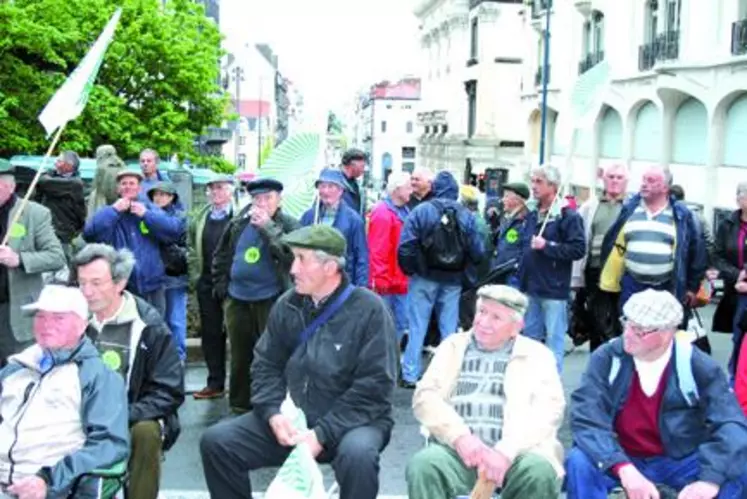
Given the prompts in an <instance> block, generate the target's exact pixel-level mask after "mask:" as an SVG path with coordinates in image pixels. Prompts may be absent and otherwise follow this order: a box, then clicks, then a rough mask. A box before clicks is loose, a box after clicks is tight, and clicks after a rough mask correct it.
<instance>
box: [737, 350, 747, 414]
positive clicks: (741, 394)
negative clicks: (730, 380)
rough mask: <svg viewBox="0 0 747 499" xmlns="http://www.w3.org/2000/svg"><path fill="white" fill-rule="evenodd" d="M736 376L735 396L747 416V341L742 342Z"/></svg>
mask: <svg viewBox="0 0 747 499" xmlns="http://www.w3.org/2000/svg"><path fill="white" fill-rule="evenodd" d="M737 359H739V361H738V362H737V368H736V376H734V378H735V379H734V394H735V395H736V396H737V400H738V401H739V405H741V406H742V411H744V413H745V414H747V340H742V347H741V348H740V349H739V357H737Z"/></svg>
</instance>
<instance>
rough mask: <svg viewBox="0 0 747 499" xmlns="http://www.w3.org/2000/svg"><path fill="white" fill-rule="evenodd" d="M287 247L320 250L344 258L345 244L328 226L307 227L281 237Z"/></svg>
mask: <svg viewBox="0 0 747 499" xmlns="http://www.w3.org/2000/svg"><path fill="white" fill-rule="evenodd" d="M282 241H283V242H284V243H286V244H287V245H288V246H291V247H295V248H306V249H312V250H321V251H324V252H325V253H327V254H329V255H332V256H345V252H346V251H347V242H346V241H345V236H343V235H342V233H340V231H339V230H337V229H335V228H334V227H330V226H329V225H323V224H318V225H307V226H306V227H302V228H300V229H297V230H294V231H293V232H291V233H290V234H286V235H284V236H283V238H282Z"/></svg>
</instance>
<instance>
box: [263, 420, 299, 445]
mask: <svg viewBox="0 0 747 499" xmlns="http://www.w3.org/2000/svg"><path fill="white" fill-rule="evenodd" d="M270 428H272V433H273V434H274V435H275V440H277V441H278V443H279V444H280V445H282V446H283V447H293V446H294V445H296V443H297V439H298V431H297V430H296V428H295V427H294V426H293V423H291V420H290V419H288V418H287V417H285V416H283V415H282V414H276V415H275V416H273V417H271V418H270Z"/></svg>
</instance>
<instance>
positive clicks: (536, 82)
mask: <svg viewBox="0 0 747 499" xmlns="http://www.w3.org/2000/svg"><path fill="white" fill-rule="evenodd" d="M551 74H552V72H551V71H550V66H549V65H548V66H547V82H548V83H550V75H551ZM540 85H542V66H540V67H538V68H537V72H536V73H534V86H535V87H539V86H540Z"/></svg>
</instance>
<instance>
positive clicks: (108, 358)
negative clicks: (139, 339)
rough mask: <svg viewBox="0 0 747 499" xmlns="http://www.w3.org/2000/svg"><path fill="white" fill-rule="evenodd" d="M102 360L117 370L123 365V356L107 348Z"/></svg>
mask: <svg viewBox="0 0 747 499" xmlns="http://www.w3.org/2000/svg"><path fill="white" fill-rule="evenodd" d="M101 360H103V361H104V364H106V365H107V366H108V367H109V368H110V369H111V370H113V371H117V370H118V369H119V368H120V367H122V357H120V356H119V354H118V353H117V352H115V351H114V350H107V351H106V352H104V353H103V354H101Z"/></svg>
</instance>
